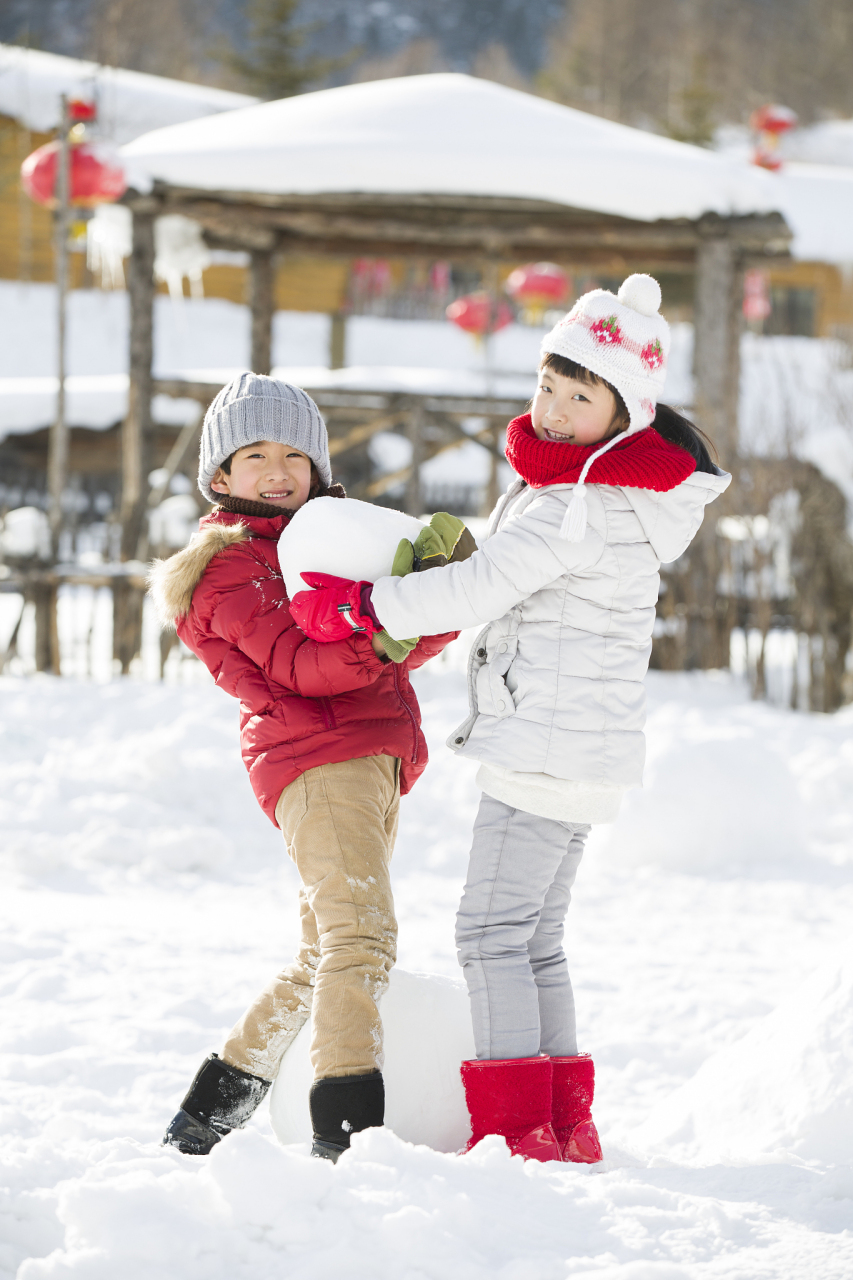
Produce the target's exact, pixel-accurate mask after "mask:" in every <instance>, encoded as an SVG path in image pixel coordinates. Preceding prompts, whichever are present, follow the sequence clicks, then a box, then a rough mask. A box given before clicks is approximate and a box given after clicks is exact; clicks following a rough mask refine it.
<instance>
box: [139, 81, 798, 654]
mask: <svg viewBox="0 0 853 1280" xmlns="http://www.w3.org/2000/svg"><path fill="white" fill-rule="evenodd" d="M124 155H125V159H126V161H127V163H128V166H129V168H130V172H131V175H132V180H133V183H134V186H133V187H132V189H131V190H130V191H129V192H128V194H127V195H126V197H125V203H126V204H127V206H128V207H129V208H130V209H131V211H132V213H133V248H132V256H131V260H130V264H129V271H128V288H129V292H130V305H131V328H130V399H129V408H128V414H127V418H126V420H125V423H124V427H123V438H122V504H121V522H122V556H123V558H124V559H125V560H127V561H133V560H138V559H145V558H146V553H147V539H146V533H145V527H146V512H147V509H148V504H149V491H148V483H147V477H148V474H149V472H150V471H151V468H152V442H153V438H154V427H153V423H152V416H151V399H152V396H153V395H154V394H155V393H156V392H158V391H160V392H163V391H165V392H168V393H170V394H172V395H181V396H186V395H189V396H191V397H192V398H194V399H196V400H198V401H201V402H206V401H208V400H209V399H210V398H211V397H212V395H213V394H214V393H215V390H216V389H217V388H216V387H215V386H213V385H211V384H201V385H199V384H198V383H195V384H189V383H184V382H180V381H171V382H169V383H168V384H167V383H155V381H154V379H153V375H152V354H153V300H154V281H153V262H154V224H155V221H156V219H157V218H159V217H161V216H163V215H166V214H181V215H184V216H186V217H188V218H191V219H193V220H194V221H196V222H197V223H198V224H199V225H200V226H201V228H202V231H203V235H204V238H205V240H206V241H207V242H208V244H209V245H210V246H211V247H215V248H220V249H228V250H240V251H244V252H247V253H248V254H249V255H250V264H251V265H250V297H249V305H250V309H251V364H252V367H253V368H254V369H255V370H256V371H258V372H264V373H266V372H269V371H270V367H271V332H272V315H273V288H272V282H273V264H274V261H275V260H276V258H278V257H281V256H283V255H295V256H305V255H311V256H315V257H316V256H319V255H328V256H330V257H335V258H340V259H354V258H369V257H387V258H396V259H400V258H409V259H420V260H426V261H435V260H439V259H440V260H446V261H451V262H458V263H463V262H464V263H470V264H478V265H479V266H480V268H481V271H482V274H483V277H484V279H485V280H486V281H489V280H492V281H494V282H495V283H496V281H497V274H498V271H499V269H500V267H501V266H502V265H505V264H518V263H520V262H525V261H530V260H531V259H533V260H542V259H547V260H550V261H554V262H557V263H563V264H566V265H568V266H571V267H573V268H575V269H577V267H578V266H579V265H583V266H584V267H586V268H588V269H589V270H590V271H591V272H592V271H594V272H600V273H601V274H606V275H608V276H620V275H626V274H629V273H630V272H631V271H635V270H643V271H651V272H654V271H656V270H657V271H667V270H670V271H671V270H680V271H684V270H685V269H691V268H692V269H693V270H694V272H695V281H696V286H695V289H696V293H695V378H696V397H695V405H694V411H695V414H696V416H697V418H698V420H699V422H700V423H701V425H702V426H703V427H704V428H705V429H706V430H707V431H708V433H709V434H710V435H711V436H712V438H713V439H714V440H715V442H716V443H717V446H718V448H719V452H720V456H721V459H722V461H723V463H724V464H725V465H731V464H732V462H733V460H734V458H735V456H736V452H737V393H738V360H739V356H738V338H739V333H740V329H741V301H742V282H741V277H742V272H743V270H744V269H745V267H746V266H748V265H749V264H751V263H754V262H756V261H760V262H766V261H767V260H768V259H773V258H776V257H784V256H786V255H787V251H788V243H789V240H790V233H789V231H788V228H787V226H786V224H785V222H784V219H783V218H782V217H781V215H780V214H778V213H776V212H774V211H773V209H772V205H769V206H768V198H767V195H766V188H764V187H763V186H762V182H761V179H762V178H763V177H764V175H761V174H756V173H755V172H754V171H752V172H750V170H749V167H748V166H746V165H740V166H738V165H735V164H734V162H732V161H723V160H722V159H719V158H717V157H715V156H714V155H713V154H711V153H707V152H701V151H699V150H698V149H697V148H693V147H688V146H684V145H683V144H680V143H675V142H672V141H670V140H668V139H660V138H655V137H653V136H652V135H648V134H643V133H641V132H639V131H637V130H631V129H627V128H626V127H624V126H621V125H615V124H613V123H612V122H610V121H603V120H599V119H596V118H593V117H589V116H584V115H583V114H582V113H579V112H575V111H571V110H570V109H569V108H565V107H561V106H558V105H557V104H554V103H548V102H543V101H542V100H540V99H535V98H532V97H530V96H529V95H526V94H521V93H518V92H516V91H514V90H509V89H504V88H502V87H500V86H497V85H493V84H489V83H487V82H483V81H475V80H472V79H470V78H469V77H466V76H456V75H439V76H420V77H414V78H411V79H409V80H400V81H384V82H379V83H377V84H374V85H355V86H347V87H345V88H343V89H335V90H325V91H322V92H320V93H316V94H308V95H304V96H303V97H302V98H296V99H289V100H286V101H284V102H280V103H265V104H262V105H261V106H254V107H248V108H245V109H243V110H239V111H235V112H232V113H228V114H227V115H226V116H220V117H217V118H216V119H211V120H209V121H204V120H203V121H195V122H191V123H189V124H186V125H177V126H173V127H170V128H167V129H161V130H157V131H155V132H154V133H152V134H149V135H146V136H144V137H142V138H140V139H137V140H136V142H134V143H132V144H130V146H128V147H126V148H125V149H124ZM543 174H544V175H545V176H544V177H543V176H542V175H543ZM308 389H309V390H311V388H308ZM317 399H318V401H319V403H320V407H321V409H322V410H323V411H324V413H325V414H326V416H327V419H328V424H329V428H330V437H331V439H332V448H333V451H334V452H335V453H338V454H342V453H344V452H345V451H346V450H347V449H350V448H355V447H357V446H360V445H363V444H364V442H365V441H366V440H367V439H369V437H370V436H371V435H372V434H373V433H374V432H377V431H383V430H389V429H391V428H392V427H396V428H397V429H404V430H405V431H406V433H407V434H408V435H409V436H410V438H411V440H412V445H413V458H412V464H411V466H410V467H408V468H406V469H405V470H404V472H399V473H396V474H395V476H394V480H395V482H397V483H399V482H400V481H401V480H405V481H406V482H407V486H408V488H407V497H408V505H409V506H410V508H411V509H413V510H419V507H418V467H419V464H420V463H421V462H423V461H424V460H425V459H427V458H428V457H430V456H432V455H433V454H434V453H435V452H437V451H438V450H440V449H441V448H446V447H449V446H450V445H452V444H455V443H458V442H459V441H460V440H461V439H468V438H470V437H469V436H468V435H467V434H466V433H465V431H464V430H463V428H462V425H461V424H462V421H463V419H464V418H466V417H469V418H470V417H479V418H481V419H483V421H484V423H485V424H486V425H485V426H484V429H483V431H482V432H481V433H480V437H479V438H480V441H481V443H483V444H484V446H485V447H486V448H488V449H490V450H491V451H492V453H493V454H498V452H499V451H498V448H497V430H498V428H499V427H500V426H502V425H503V424H504V423H505V422H506V420H507V418H508V417H509V416H511V414H512V413H513V412H517V410H518V405H517V404H516V403H515V402H507V403H504V402H503V401H500V400H495V399H493V398H490V397H487V396H481V397H476V396H474V397H470V396H469V397H465V398H464V400H460V399H459V398H457V399H456V400H454V399H453V398H452V397H450V398H447V397H441V396H435V395H422V396H418V395H409V396H397V397H396V398H395V397H393V396H390V397H389V396H388V395H387V394H385V393H383V392H381V390H377V391H376V392H375V393H365V392H360V393H347V392H346V391H338V392H335V393H334V394H332V393H329V392H326V393H323V392H322V391H318V392H317ZM194 440H195V435H194V433H193V432H191V431H189V430H187V431H185V433H184V438H183V440H182V441H181V442H179V446H180V447H179V446H178V445H176V450H178V452H182V451H185V450H186V449H188V448H190V447H191V446H192V444H193V443H194ZM174 452H175V451H173V453H174ZM172 462H173V463H174V465H179V464H180V459H179V458H177V459H176V458H175V457H173V458H172ZM366 496H371V495H370V494H368V495H366ZM373 496H375V495H373ZM116 610H117V616H116V653H117V656H119V657H120V658H121V660H122V667H123V669H125V670H126V669H127V667H128V665H129V662H130V659H131V658H132V656H133V654H134V652H136V648H137V646H138V634H139V619H140V617H141V597H140V595H139V591H138V589H137V588H136V587H135V586H133V585H132V584H131V582H130V581H128V583H127V585H126V589H125V591H124V598H123V601H122V599H121V598H119V597H117V601H116Z"/></svg>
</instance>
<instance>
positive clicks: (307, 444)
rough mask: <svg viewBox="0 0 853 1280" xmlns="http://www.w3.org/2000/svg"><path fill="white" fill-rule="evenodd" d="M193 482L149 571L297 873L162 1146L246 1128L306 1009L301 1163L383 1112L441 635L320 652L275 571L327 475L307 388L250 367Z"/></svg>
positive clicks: (208, 420)
mask: <svg viewBox="0 0 853 1280" xmlns="http://www.w3.org/2000/svg"><path fill="white" fill-rule="evenodd" d="M199 488H200V489H201V491H202V493H203V494H204V495H205V496H206V497H207V498H209V499H210V501H211V502H214V503H216V504H217V505H216V506H215V507H214V509H213V511H212V512H211V514H210V515H209V516H207V517H205V518H204V519H203V520H202V521H201V526H200V530H199V533H198V534H196V535H195V536H194V537H193V539H192V540H191V542H190V543H189V545H188V546H187V547H186V548H185V549H184V550H183V551H180V552H178V553H177V555H174V556H172V557H171V558H170V559H169V560H166V561H161V562H159V563H158V564H156V565H155V567H154V570H153V573H152V594H153V596H154V598H155V601H156V603H157V605H158V609H159V612H160V614H161V617H162V618H163V619H164V620H165V621H167V622H168V623H169V624H171V625H174V626H176V628H177V631H178V635H179V636H180V638H181V639H182V640H183V641H184V643H185V644H186V645H187V646H188V647H189V648H190V649H192V651H193V652H194V653H195V654H196V655H197V656H198V657H199V658H201V660H202V662H203V663H204V664H205V666H206V667H207V668H208V670H209V671H210V672H211V674H212V675H213V677H214V679H215V680H216V683H217V684H218V685H219V686H220V688H223V689H225V690H226V691H227V692H228V693H230V694H232V695H233V696H234V697H236V698H238V699H239V700H240V731H241V745H242V753H243V760H244V762H245V764H246V768H247V769H248V771H249V777H250V778H251V781H252V786H253V788H254V791H255V794H256V796H257V797H258V800H259V802H260V804H261V807H262V808H263V810H264V812H265V813H266V814H267V816H268V817H269V818H270V819H271V821H272V822H274V823H275V824H276V825H277V826H279V827H280V828H281V831H282V834H283V835H284V838H285V840H286V842H287V849H288V853H289V855H290V857H291V858H292V859H293V861H294V862H295V864H296V867H297V869H298V871H299V875H300V877H301V880H302V887H301V889H300V893H299V901H300V914H301V921H302V942H301V946H300V949H299V953H298V955H297V956H296V958H295V959H294V960H293V961H292V963H291V964H289V965H288V966H287V967H286V968H285V969H283V970H282V972H281V973H280V974H278V976H277V977H275V978H274V979H273V980H272V982H270V983H269V985H268V986H267V987H266V988H265V989H264V990H263V991H262V992H261V994H260V995H259V996H258V998H257V999H256V1000H255V1001H254V1003H253V1004H252V1005H251V1006H250V1008H249V1009H248V1010H247V1012H246V1013H245V1014H244V1016H243V1017H242V1018H241V1019H240V1021H239V1022H238V1023H237V1025H236V1026H235V1027H234V1029H233V1030H232V1031H231V1033H230V1035H229V1036H228V1038H227V1040H226V1042H225V1045H224V1046H223V1049H222V1052H221V1054H218V1055H217V1054H211V1056H210V1057H209V1058H207V1060H206V1061H205V1062H204V1063H203V1064H202V1066H201V1068H200V1070H199V1072H198V1074H197V1075H196V1077H195V1079H194V1080H193V1083H192V1085H191V1087H190V1090H189V1092H188V1093H187V1095H186V1097H185V1098H184V1100H183V1102H182V1103H181V1108H180V1110H179V1111H178V1113H177V1115H176V1116H175V1118H174V1119H173V1120H172V1122H171V1124H170V1125H169V1127H168V1129H167V1131H166V1136H165V1138H164V1142H167V1143H171V1144H172V1145H173V1146H176V1147H178V1149H179V1150H181V1151H183V1152H185V1153H187V1154H194V1155H206V1154H207V1153H208V1152H209V1151H210V1150H211V1148H212V1147H213V1146H214V1144H215V1143H217V1142H219V1141H220V1139H221V1137H222V1136H223V1135H224V1134H226V1133H229V1132H230V1131H231V1130H232V1129H235V1128H241V1127H242V1126H243V1125H244V1124H245V1123H246V1121H247V1120H248V1119H249V1117H250V1116H251V1115H252V1113H253V1112H254V1110H255V1109H256V1107H257V1106H258V1104H259V1103H260V1102H261V1100H262V1099H263V1097H264V1096H265V1094H266V1093H267V1091H268V1089H269V1087H270V1084H271V1083H272V1081H273V1080H274V1079H275V1076H276V1074H277V1072H278V1069H279V1066H280V1064H281V1060H282V1057H283V1056H284V1054H285V1052H286V1051H287V1048H288V1046H289V1045H290V1044H291V1042H292V1041H293V1039H294V1038H295V1036H296V1034H297V1032H298V1031H299V1029H300V1028H301V1027H302V1025H303V1023H304V1022H305V1021H306V1019H307V1018H308V1017H309V1016H311V1018H312V1040H311V1060H312V1064H313V1066H314V1076H315V1079H314V1084H313V1086H312V1088H311V1094H310V1109H311V1118H312V1124H313V1130H314V1144H313V1148H312V1155H315V1156H319V1157H323V1158H327V1159H331V1160H337V1159H338V1157H339V1155H340V1154H341V1152H342V1151H344V1150H345V1149H346V1148H347V1147H348V1146H349V1141H350V1134H351V1133H354V1132H358V1131H359V1130H361V1129H366V1128H370V1127H373V1126H376V1125H381V1124H382V1123H383V1119H384V1087H383V1082H382V1074H381V1066H382V1022H381V1019H380V1016H379V1010H378V1008H377V1001H378V999H379V997H380V995H381V994H382V992H383V991H384V990H385V987H386V986H387V983H388V976H389V974H390V971H391V969H392V967H393V964H394V960H395V957H396V937H397V924H396V920H395V918H394V903H393V897H392V893H391V883H390V871H389V864H390V859H391V853H392V850H393V847H394V839H395V836H396V831H397V816H398V810H399V800H400V795H401V794H405V793H406V792H407V791H408V790H409V789H410V788H411V786H412V784H413V783H414V781H415V780H416V778H417V777H418V776H419V775H420V774H421V773H422V772H423V770H424V768H425V766H426V762H427V749H426V742H425V741H424V737H423V734H422V733H421V729H420V712H419V708H418V704H417V700H416V698H415V695H414V692H413V690H412V687H411V685H410V683H409V678H408V671H409V670H410V669H411V668H413V667H417V666H420V665H421V664H422V663H424V662H426V661H427V660H428V659H429V658H431V657H433V656H434V655H435V654H437V653H439V652H440V651H441V650H442V649H443V648H444V646H445V645H446V644H447V643H449V641H450V640H452V639H453V638H454V635H455V633H452V634H448V635H442V636H431V637H427V638H424V639H422V640H420V641H419V643H418V644H417V646H416V648H415V649H414V650H413V652H412V653H411V654H410V655H409V656H408V658H406V660H405V662H403V663H399V664H398V663H396V662H389V661H388V658H387V655H386V654H385V652H384V649H383V646H382V643H381V640H380V639H379V637H376V636H374V637H373V638H372V639H371V638H368V637H367V636H365V635H362V634H356V633H354V634H353V635H351V636H347V638H346V639H344V640H341V641H338V642H336V643H334V644H318V643H317V642H316V641H314V640H309V639H308V638H307V637H306V636H305V635H303V633H302V632H301V631H300V630H299V629H298V628H297V626H296V624H295V623H294V621H293V619H292V617H291V615H290V608H289V601H288V598H287V594H286V592H285V588H284V582H283V580H282V576H281V572H280V569H279V565H278V555H277V541H278V538H279V535H280V534H281V531H282V529H283V528H284V526H285V525H286V524H287V522H288V520H289V519H290V517H291V516H292V515H293V513H294V512H295V511H297V510H298V509H299V508H300V507H301V506H303V505H304V504H305V503H306V502H308V501H310V500H311V499H312V498H315V497H317V496H320V495H330V496H334V497H343V496H344V494H343V490H342V489H341V487H340V485H332V475H331V467H330V463H329V448H328V438H327V434H326V427H325V424H324V422H323V419H322V418H321V416H320V412H319V410H318V409H317V406H316V405H315V404H314V402H313V400H311V398H310V397H309V396H308V395H306V394H305V392H304V391H301V390H300V389H299V388H298V387H293V386H290V385H288V384H287V383H284V382H279V381H277V380H275V379H273V378H267V377H262V376H260V375H258V374H253V373H245V374H242V375H241V376H240V377H239V378H236V379H235V380H234V381H233V382H231V383H230V384H229V385H228V386H226V387H224V388H223V389H222V391H220V393H219V394H218V395H217V397H216V399H215V400H214V401H213V403H212V404H211V406H210V408H209V409H208V411H207V414H206V416H205V420H204V428H203V432H202V439H201V450H200V461H199Z"/></svg>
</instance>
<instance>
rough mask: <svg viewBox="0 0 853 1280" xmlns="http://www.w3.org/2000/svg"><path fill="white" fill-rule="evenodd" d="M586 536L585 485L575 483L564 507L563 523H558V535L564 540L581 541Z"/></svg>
mask: <svg viewBox="0 0 853 1280" xmlns="http://www.w3.org/2000/svg"><path fill="white" fill-rule="evenodd" d="M585 536H586V485H585V484H580V483H579V484H576V485H575V491H574V493H573V494H572V496H571V499H570V500H569V504H568V506H567V507H566V514H565V515H564V516H563V523H562V524H561V525H560V537H561V538H565V540H566V542H583V540H584V538H585Z"/></svg>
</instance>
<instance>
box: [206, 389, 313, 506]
mask: <svg viewBox="0 0 853 1280" xmlns="http://www.w3.org/2000/svg"><path fill="white" fill-rule="evenodd" d="M260 440H271V441H274V442H275V443H278V444H289V445H292V446H293V448H294V449H299V450H300V452H301V453H304V454H307V456H308V457H309V458H310V459H311V461H312V462H313V463H314V465H315V467H316V468H317V474H318V475H319V477H320V479H321V480H322V481H323V484H326V485H329V484H331V483H332V464H331V462H330V461H329V437H328V434H327V432H326V424H325V422H324V421H323V418H322V416H321V414H320V410H319V409H318V408H317V406H316V404H315V403H314V401H313V400H312V399H311V397H310V396H309V395H308V394H307V392H305V391H303V390H302V388H301V387H294V386H292V385H291V384H290V383H289V382H280V381H279V380H278V379H277V378H267V377H266V376H265V375H264V374H262V373H241V374H240V375H239V376H238V377H236V378H234V379H233V381H231V382H229V383H228V384H227V385H226V386H224V387H223V388H222V390H221V391H220V392H219V394H218V395H217V396H216V398H215V399H214V400H213V402H212V403H211V405H210V407H209V409H208V411H207V413H206V414H205V415H204V425H203V426H202V431H201V444H200V446H199V458H198V487H199V489H201V491H202V493H203V494H204V496H205V497H206V498H207V500H208V501H209V502H218V501H219V498H220V496H221V495H219V494H217V493H215V492H214V491H213V489H211V487H210V482H211V480H212V479H213V477H214V476H215V475H216V471H217V468H218V467H220V466H221V465H222V463H223V462H224V461H225V459H226V458H230V457H231V454H232V453H235V452H236V450H237V449H243V448H245V446H246V445H249V444H257V443H258V441H260Z"/></svg>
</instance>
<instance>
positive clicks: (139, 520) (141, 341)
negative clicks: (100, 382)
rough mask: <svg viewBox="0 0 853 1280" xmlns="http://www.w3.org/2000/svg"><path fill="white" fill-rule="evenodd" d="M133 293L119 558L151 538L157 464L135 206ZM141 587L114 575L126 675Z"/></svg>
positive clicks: (146, 277)
mask: <svg viewBox="0 0 853 1280" xmlns="http://www.w3.org/2000/svg"><path fill="white" fill-rule="evenodd" d="M127 288H128V294H129V296H130V394H129V397H128V406H127V417H126V418H125V420H124V423H123V425H122V434H121V511H120V521H121V558H122V560H134V559H137V558H138V556H139V554H140V550H142V549H144V546H145V544H146V542H147V537H146V534H147V530H146V519H147V512H148V476H149V474H150V472H151V466H152V462H153V426H152V422H151V361H152V357H153V350H154V213H153V211H148V210H140V209H134V211H133V247H132V249H131V255H130V270H129V273H128V282H127ZM142 601H143V593H142V592H141V591H140V589H139V588H138V587H133V586H131V584H130V583H129V582H127V581H125V580H123V579H122V578H116V580H115V585H114V587H113V657H114V658H115V659H117V660H118V662H119V663H120V665H121V673H122V675H127V674H128V672H129V671H130V664H131V662H132V661H133V659H134V658H135V657H136V656H137V655H138V653H139V652H140V649H141V648H142Z"/></svg>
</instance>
